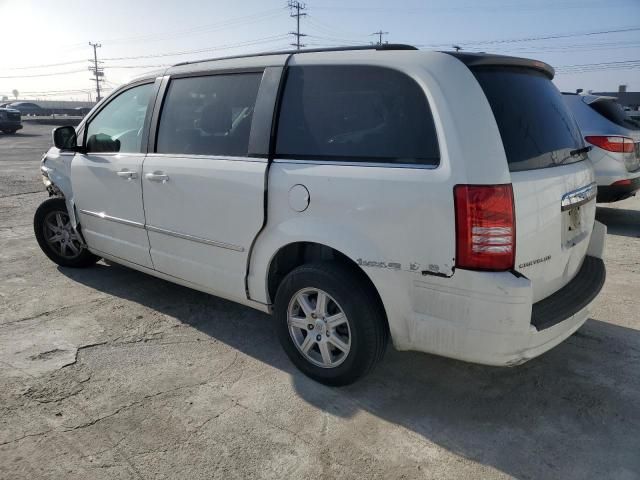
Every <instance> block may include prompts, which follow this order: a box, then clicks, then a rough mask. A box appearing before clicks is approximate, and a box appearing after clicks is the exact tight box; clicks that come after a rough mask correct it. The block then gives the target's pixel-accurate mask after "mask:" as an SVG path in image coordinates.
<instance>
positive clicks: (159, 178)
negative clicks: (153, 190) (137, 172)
mask: <svg viewBox="0 0 640 480" xmlns="http://www.w3.org/2000/svg"><path fill="white" fill-rule="evenodd" d="M144 178H146V179H147V180H149V181H151V182H161V183H167V182H168V181H169V175H167V174H166V173H164V172H160V171H158V172H153V173H145V175H144Z"/></svg>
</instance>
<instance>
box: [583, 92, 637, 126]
mask: <svg viewBox="0 0 640 480" xmlns="http://www.w3.org/2000/svg"><path fill="white" fill-rule="evenodd" d="M589 106H590V107H591V108H593V109H594V110H595V111H596V112H598V113H599V114H600V115H602V116H603V117H604V118H606V119H607V120H609V121H610V122H613V123H615V124H616V125H619V126H621V127H624V128H628V129H629V130H640V122H639V121H637V120H634V119H632V118H631V117H629V115H628V114H627V112H625V111H624V110H623V108H622V107H621V106H620V105H619V104H618V103H617V102H615V101H614V100H608V99H607V100H596V101H595V102H592V103H590V104H589Z"/></svg>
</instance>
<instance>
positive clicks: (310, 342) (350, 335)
mask: <svg viewBox="0 0 640 480" xmlns="http://www.w3.org/2000/svg"><path fill="white" fill-rule="evenodd" d="M274 313H275V319H276V322H277V329H278V337H279V339H280V343H281V344H282V347H283V348H284V350H285V352H286V353H287V355H288V356H289V358H290V359H291V361H292V362H293V363H294V364H295V365H296V366H297V367H298V368H299V369H300V370H301V371H302V372H303V373H305V374H306V375H308V376H309V377H311V378H313V379H314V380H317V381H319V382H321V383H324V384H327V385H347V384H350V383H353V382H355V381H356V380H357V379H358V378H360V377H362V376H363V375H365V374H366V373H368V372H369V371H370V370H371V369H372V368H373V367H374V366H375V364H376V363H377V362H378V361H379V360H380V359H381V358H382V355H383V353H384V350H385V348H386V343H387V329H386V323H385V319H384V313H383V312H382V311H381V306H380V305H379V301H378V299H377V297H376V295H375V292H372V291H371V288H370V287H369V285H366V284H365V282H363V281H362V278H361V277H360V276H359V275H357V274H356V273H355V272H354V271H353V270H352V269H350V268H349V267H347V266H345V265H342V264H340V263H337V262H326V263H316V264H308V265H302V266H300V267H298V268H296V269H294V270H293V271H292V272H290V273H289V274H288V275H287V276H286V277H285V279H284V280H283V281H282V284H281V285H280V287H279V288H278V292H277V294H276V300H275V312H274Z"/></svg>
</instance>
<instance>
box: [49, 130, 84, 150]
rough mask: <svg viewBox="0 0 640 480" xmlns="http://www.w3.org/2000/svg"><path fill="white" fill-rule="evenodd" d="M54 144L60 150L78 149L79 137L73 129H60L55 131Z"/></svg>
mask: <svg viewBox="0 0 640 480" xmlns="http://www.w3.org/2000/svg"><path fill="white" fill-rule="evenodd" d="M53 144H54V145H55V146H56V148H59V149H60V150H73V151H76V150H77V149H78V137H77V136H76V129H75V128H73V127H58V128H56V129H54V130H53Z"/></svg>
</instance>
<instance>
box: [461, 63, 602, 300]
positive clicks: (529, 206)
mask: <svg viewBox="0 0 640 480" xmlns="http://www.w3.org/2000/svg"><path fill="white" fill-rule="evenodd" d="M528 62H529V64H530V65H527V64H526V61H523V62H522V63H521V64H517V62H515V64H514V63H511V64H509V63H510V62H506V64H502V65H501V64H499V62H497V63H496V64H493V65H487V64H484V65H477V66H472V65H470V68H471V70H472V72H473V73H474V75H475V77H476V79H477V80H478V82H479V83H480V86H481V87H482V89H483V91H484V93H485V95H486V97H487V99H488V101H489V104H490V105H491V109H492V111H493V114H494V116H495V119H496V123H497V125H498V128H499V130H500V135H501V137H502V143H503V145H504V149H505V153H506V157H507V161H508V164H509V170H510V172H511V180H512V183H513V195H514V201H515V213H516V257H515V269H516V270H517V271H519V272H520V273H522V274H523V275H525V276H526V277H527V278H529V279H530V280H531V281H532V284H533V296H534V298H533V301H534V302H536V301H538V300H541V299H543V298H545V297H547V296H548V295H550V294H552V293H553V292H555V291H557V290H559V289H560V288H562V287H563V286H564V285H566V284H567V283H568V282H570V281H571V280H572V279H573V278H574V276H575V275H576V273H577V272H578V271H579V269H580V267H581V266H582V262H583V260H584V257H585V255H586V252H587V247H588V245H589V240H590V237H591V232H592V229H593V224H594V218H595V208H596V207H595V194H596V187H595V183H594V175H593V171H592V168H591V164H590V163H589V162H587V161H585V160H586V159H587V156H586V153H581V152H576V150H579V149H581V148H582V147H584V143H583V140H582V136H581V135H580V131H579V129H578V126H577V124H576V122H575V120H574V118H573V116H572V114H571V112H570V111H569V110H568V108H567V107H566V105H565V103H564V101H563V99H562V95H561V93H560V92H559V91H558V89H557V88H556V87H555V85H554V84H553V83H552V81H551V79H552V77H553V70H552V69H551V68H550V67H548V66H546V65H544V64H541V63H540V62H534V61H528Z"/></svg>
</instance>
